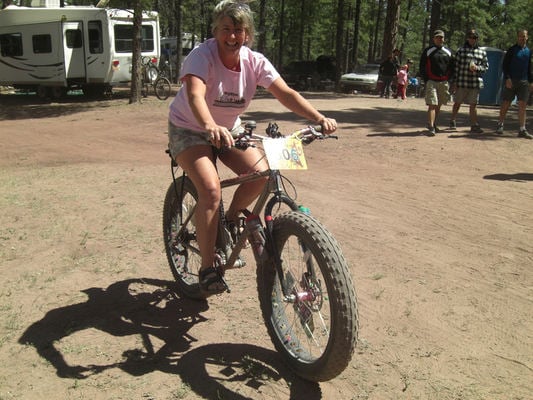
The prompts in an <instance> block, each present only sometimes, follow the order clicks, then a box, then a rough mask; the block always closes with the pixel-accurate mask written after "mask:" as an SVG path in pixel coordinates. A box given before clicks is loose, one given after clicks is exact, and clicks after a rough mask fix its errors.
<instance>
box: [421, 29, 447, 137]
mask: <svg viewBox="0 0 533 400" xmlns="http://www.w3.org/2000/svg"><path fill="white" fill-rule="evenodd" d="M419 71H420V75H421V76H422V79H424V81H425V82H426V104H427V106H428V132H427V135H428V136H435V133H436V132H438V131H439V129H438V128H437V125H436V120H437V117H438V115H439V112H440V108H441V106H442V105H443V104H446V103H447V102H448V100H449V99H450V92H449V86H448V80H449V79H450V78H452V76H453V57H452V52H451V51H450V49H448V48H446V47H444V32H443V31H442V30H440V29H437V30H436V31H435V32H434V33H433V45H432V46H429V47H427V48H425V49H424V51H423V52H422V55H421V56H420V66H419Z"/></svg>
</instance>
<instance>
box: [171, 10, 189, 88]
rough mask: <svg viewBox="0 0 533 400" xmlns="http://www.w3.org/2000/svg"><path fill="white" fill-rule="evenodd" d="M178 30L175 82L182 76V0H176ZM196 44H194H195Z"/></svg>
mask: <svg viewBox="0 0 533 400" xmlns="http://www.w3.org/2000/svg"><path fill="white" fill-rule="evenodd" d="M176 28H177V29H176V30H177V35H176V36H177V38H176V41H177V42H176V65H175V66H173V67H174V68H175V69H176V71H175V74H174V83H177V80H178V77H179V76H180V69H181V58H182V54H183V40H182V36H183V8H182V0H176ZM193 46H194V44H193Z"/></svg>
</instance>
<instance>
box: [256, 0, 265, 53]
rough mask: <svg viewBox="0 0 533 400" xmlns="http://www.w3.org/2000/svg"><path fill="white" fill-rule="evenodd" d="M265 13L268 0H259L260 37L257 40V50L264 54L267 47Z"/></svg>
mask: <svg viewBox="0 0 533 400" xmlns="http://www.w3.org/2000/svg"><path fill="white" fill-rule="evenodd" d="M265 15H266V0H261V1H260V2H259V24H258V28H259V29H258V31H259V35H258V36H259V37H258V41H257V51H258V52H260V53H262V54H264V53H265V49H266V32H265Z"/></svg>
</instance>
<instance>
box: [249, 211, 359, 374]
mask: <svg viewBox="0 0 533 400" xmlns="http://www.w3.org/2000/svg"><path fill="white" fill-rule="evenodd" d="M272 233H273V235H272V237H273V240H274V243H275V246H276V248H277V251H278V252H279V254H280V258H281V261H282V270H283V277H284V279H283V285H284V286H285V292H286V293H285V295H284V293H283V289H282V286H281V285H282V283H281V280H280V277H279V275H278V270H277V269H276V267H275V260H274V259H273V257H270V258H269V259H268V260H266V261H265V262H263V263H259V265H258V266H257V268H258V273H257V285H258V291H259V299H260V306H261V311H262V314H263V318H264V320H265V323H266V326H267V329H268V333H269V335H270V338H271V339H272V342H273V344H274V346H275V347H276V349H277V351H278V352H279V353H280V354H281V355H282V357H283V359H284V361H285V362H286V363H287V364H288V365H289V366H290V367H291V368H292V369H293V370H294V371H295V372H296V373H297V374H298V375H300V376H301V377H303V378H304V379H307V380H310V381H315V382H319V381H327V380H330V379H332V378H334V377H336V376H337V375H339V374H340V373H341V372H342V371H344V369H345V368H346V367H347V366H348V364H349V362H350V361H351V358H352V355H353V352H354V349H355V345H356V342H357V333H358V312H357V299H356V294H355V290H354V286H353V283H352V279H351V277H350V273H349V268H348V265H347V263H346V260H345V259H344V256H343V254H342V251H341V249H340V247H339V245H338V244H337V241H336V240H335V239H334V238H333V237H332V236H331V234H330V233H329V232H328V231H327V230H326V229H325V228H324V227H323V226H322V225H321V224H320V222H318V221H317V220H316V219H314V218H313V217H311V216H309V215H306V214H303V213H301V212H296V211H290V212H287V213H285V214H282V215H280V216H277V217H276V218H275V219H274V225H273V232H272Z"/></svg>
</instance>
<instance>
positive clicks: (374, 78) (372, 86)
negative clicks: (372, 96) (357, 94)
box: [339, 64, 379, 93]
mask: <svg viewBox="0 0 533 400" xmlns="http://www.w3.org/2000/svg"><path fill="white" fill-rule="evenodd" d="M378 77H379V64H363V65H359V66H358V67H357V68H356V69H355V71H354V72H350V73H348V74H344V75H342V76H341V79H340V82H339V83H340V88H341V90H342V91H343V92H344V93H349V92H351V91H353V90H359V91H361V92H370V93H374V92H376V91H377V85H378Z"/></svg>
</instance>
